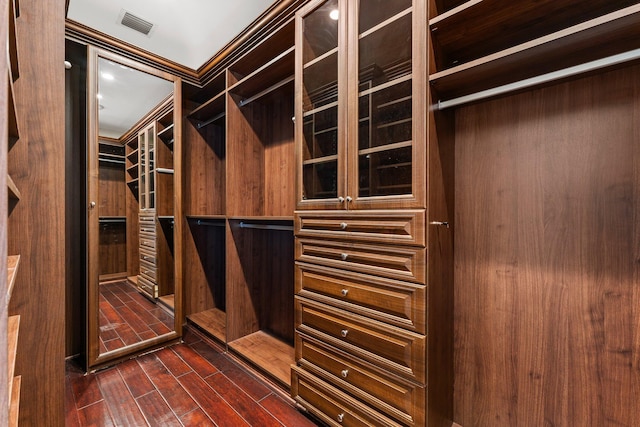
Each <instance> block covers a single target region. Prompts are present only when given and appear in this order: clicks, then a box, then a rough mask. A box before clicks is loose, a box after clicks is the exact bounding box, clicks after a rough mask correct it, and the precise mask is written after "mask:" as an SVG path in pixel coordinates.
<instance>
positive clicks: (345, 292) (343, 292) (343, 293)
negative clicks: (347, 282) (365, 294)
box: [340, 289, 349, 297]
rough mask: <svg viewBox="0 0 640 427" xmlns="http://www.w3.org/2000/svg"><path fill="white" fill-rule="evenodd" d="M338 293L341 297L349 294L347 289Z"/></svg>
mask: <svg viewBox="0 0 640 427" xmlns="http://www.w3.org/2000/svg"><path fill="white" fill-rule="evenodd" d="M340 293H341V294H342V296H343V297H346V296H347V294H348V293H349V289H343V290H341V291H340Z"/></svg>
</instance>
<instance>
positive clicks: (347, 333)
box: [340, 329, 349, 338]
mask: <svg viewBox="0 0 640 427" xmlns="http://www.w3.org/2000/svg"><path fill="white" fill-rule="evenodd" d="M340 335H342V338H346V337H347V335H349V330H348V329H343V330H341V331H340Z"/></svg>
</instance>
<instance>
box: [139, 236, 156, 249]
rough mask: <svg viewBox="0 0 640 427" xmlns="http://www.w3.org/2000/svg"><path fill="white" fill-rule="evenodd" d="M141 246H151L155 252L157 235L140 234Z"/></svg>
mask: <svg viewBox="0 0 640 427" xmlns="http://www.w3.org/2000/svg"><path fill="white" fill-rule="evenodd" d="M140 247H141V248H149V249H151V250H152V251H154V252H155V250H156V239H155V237H148V236H146V237H145V236H140Z"/></svg>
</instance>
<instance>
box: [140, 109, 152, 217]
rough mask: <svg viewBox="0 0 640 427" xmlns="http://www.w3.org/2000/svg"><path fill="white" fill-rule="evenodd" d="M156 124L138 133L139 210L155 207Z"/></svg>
mask: <svg viewBox="0 0 640 427" xmlns="http://www.w3.org/2000/svg"><path fill="white" fill-rule="evenodd" d="M155 147H156V124H155V122H152V123H150V124H149V125H148V126H147V127H146V128H144V129H142V130H141V131H140V132H139V133H138V152H139V163H138V176H139V177H140V187H139V189H138V192H139V198H138V200H139V201H140V210H141V211H146V210H153V209H155V207H156V181H155V178H156V177H155V155H156V150H155Z"/></svg>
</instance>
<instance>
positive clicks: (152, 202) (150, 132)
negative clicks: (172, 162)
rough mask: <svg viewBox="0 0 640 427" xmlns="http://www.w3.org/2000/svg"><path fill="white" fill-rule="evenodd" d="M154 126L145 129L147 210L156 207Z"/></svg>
mask: <svg viewBox="0 0 640 427" xmlns="http://www.w3.org/2000/svg"><path fill="white" fill-rule="evenodd" d="M155 129H156V127H155V124H153V125H151V126H149V128H147V155H148V156H149V162H148V169H147V175H148V177H149V178H148V190H147V208H148V209H155V207H156V182H155V175H156V169H155V167H156V166H155V153H156V135H155Z"/></svg>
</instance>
